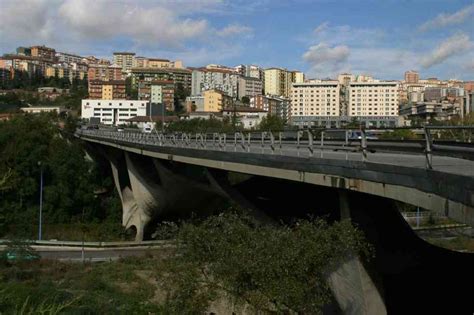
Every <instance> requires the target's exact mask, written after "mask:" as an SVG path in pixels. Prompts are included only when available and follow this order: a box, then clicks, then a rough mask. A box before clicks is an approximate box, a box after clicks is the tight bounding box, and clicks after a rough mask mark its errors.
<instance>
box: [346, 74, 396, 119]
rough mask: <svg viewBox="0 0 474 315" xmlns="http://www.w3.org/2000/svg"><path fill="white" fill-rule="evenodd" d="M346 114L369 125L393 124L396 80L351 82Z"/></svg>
mask: <svg viewBox="0 0 474 315" xmlns="http://www.w3.org/2000/svg"><path fill="white" fill-rule="evenodd" d="M348 93H349V106H348V108H347V114H348V116H349V117H355V118H357V119H358V120H359V121H366V122H368V124H369V125H371V126H384V125H385V126H388V125H389V126H394V125H395V124H396V120H397V117H398V106H399V99H398V97H399V93H398V82H392V81H379V82H351V83H350V84H349V87H348Z"/></svg>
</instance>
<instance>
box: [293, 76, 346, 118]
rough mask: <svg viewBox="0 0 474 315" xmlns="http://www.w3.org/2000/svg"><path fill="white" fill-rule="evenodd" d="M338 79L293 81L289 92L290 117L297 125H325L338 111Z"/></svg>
mask: <svg viewBox="0 0 474 315" xmlns="http://www.w3.org/2000/svg"><path fill="white" fill-rule="evenodd" d="M340 88H341V87H340V85H339V82H338V81H312V82H305V83H294V84H293V87H292V93H291V107H290V117H291V119H292V121H293V123H294V124H296V125H299V126H311V125H323V124H324V125H325V124H326V122H327V121H335V120H336V119H334V118H337V117H339V116H340V115H339V113H340V99H339V96H340Z"/></svg>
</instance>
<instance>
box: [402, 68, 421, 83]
mask: <svg viewBox="0 0 474 315" xmlns="http://www.w3.org/2000/svg"><path fill="white" fill-rule="evenodd" d="M419 80H420V74H419V73H418V72H417V71H414V70H410V71H406V72H405V83H408V84H410V83H418V81H419Z"/></svg>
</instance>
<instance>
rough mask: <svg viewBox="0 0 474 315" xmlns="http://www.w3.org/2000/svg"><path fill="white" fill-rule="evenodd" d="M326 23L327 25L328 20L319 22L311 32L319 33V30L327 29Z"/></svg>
mask: <svg viewBox="0 0 474 315" xmlns="http://www.w3.org/2000/svg"><path fill="white" fill-rule="evenodd" d="M328 25H329V23H328V22H324V23H321V24H319V25H318V27H316V28H315V29H314V30H313V33H314V34H319V33H321V32H324V31H325V30H327V28H328Z"/></svg>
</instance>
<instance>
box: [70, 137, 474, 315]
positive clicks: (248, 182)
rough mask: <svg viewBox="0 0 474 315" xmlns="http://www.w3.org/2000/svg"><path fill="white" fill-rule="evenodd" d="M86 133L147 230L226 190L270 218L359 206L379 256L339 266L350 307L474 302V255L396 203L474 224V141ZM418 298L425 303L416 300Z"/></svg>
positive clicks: (396, 308) (331, 213)
mask: <svg viewBox="0 0 474 315" xmlns="http://www.w3.org/2000/svg"><path fill="white" fill-rule="evenodd" d="M76 136H77V137H79V138H81V139H82V140H84V141H85V143H86V144H87V145H88V147H89V148H90V150H88V151H89V152H91V153H92V154H95V155H97V156H101V157H102V158H104V157H105V158H106V160H107V161H108V162H109V163H110V165H111V167H112V174H113V176H114V181H115V185H116V187H117V190H118V192H119V195H120V198H121V200H122V206H123V219H122V220H123V225H124V226H125V227H126V228H133V229H136V239H137V240H142V239H143V238H144V237H147V235H150V233H151V232H152V231H151V230H150V229H149V227H152V226H153V224H151V223H153V222H154V221H156V220H158V219H163V218H170V217H175V216H178V215H187V214H190V213H191V212H193V211H196V209H199V211H202V212H206V211H209V212H211V211H212V210H213V209H214V208H215V207H216V205H217V204H218V202H219V201H221V200H223V199H232V200H234V201H236V202H237V203H239V204H240V205H242V206H244V207H246V208H248V209H252V210H253V213H254V215H255V216H256V217H258V218H259V219H261V220H268V221H271V220H272V219H274V218H275V217H279V218H281V217H299V216H304V215H306V214H308V213H312V214H316V215H327V216H328V217H329V218H330V219H333V220H339V219H343V218H349V219H351V220H352V221H353V222H354V223H355V224H357V225H358V226H359V227H360V228H361V229H363V230H364V232H365V233H366V236H367V238H368V239H369V241H370V242H371V243H372V244H374V247H375V249H376V258H375V261H374V262H372V263H371V264H372V265H371V266H362V265H363V263H362V262H361V261H360V260H359V259H357V258H354V259H352V260H351V261H350V262H349V263H348V264H346V265H345V266H341V268H340V270H339V271H338V272H336V273H334V274H332V275H331V277H330V278H331V281H332V282H331V283H332V284H333V287H332V288H333V292H335V296H336V299H337V302H338V304H339V306H340V308H341V309H342V310H343V311H344V312H345V313H351V312H352V313H359V312H363V313H366V314H369V313H374V312H375V313H384V312H387V311H389V312H406V311H413V310H420V311H426V310H427V309H430V308H431V307H433V306H435V307H434V308H433V309H434V310H436V311H439V310H440V309H442V308H443V307H447V308H446V310H449V311H452V310H455V309H456V307H460V308H461V309H462V310H469V311H470V312H472V310H473V308H474V306H473V303H472V301H471V296H470V295H468V294H467V293H466V292H473V289H474V286H473V281H472V280H473V279H474V278H473V277H474V273H473V268H472V266H474V259H473V256H472V255H470V254H462V253H454V252H450V251H447V250H444V249H441V248H437V247H433V246H431V245H429V244H427V243H426V242H424V241H423V240H421V239H419V238H418V237H417V236H416V235H415V234H414V233H413V231H411V229H410V227H409V226H408V225H407V224H406V222H405V221H404V220H403V218H402V217H401V215H400V214H399V213H398V211H397V209H396V208H395V207H394V201H400V202H404V203H407V204H411V205H415V206H418V207H422V208H424V209H429V210H433V211H436V212H438V213H441V214H443V215H446V216H448V217H450V218H452V219H455V220H456V221H459V222H462V223H466V224H469V225H470V226H472V227H474V146H472V145H470V144H462V145H459V144H454V143H450V144H449V143H448V144H439V143H436V142H433V140H432V139H431V137H429V136H427V138H426V142H421V143H420V142H406V141H405V142H383V141H371V140H368V141H367V139H366V138H365V136H364V135H363V137H362V139H361V140H360V141H359V140H356V141H352V142H351V141H349V139H347V138H346V139H343V140H340V141H338V140H334V139H330V140H328V139H327V138H325V137H324V135H323V136H321V138H319V139H318V140H316V139H314V137H313V135H312V134H311V133H308V134H306V135H305V134H303V133H301V132H296V133H294V134H293V135H290V136H289V135H288V134H286V137H285V135H284V136H282V134H279V135H278V136H274V135H273V134H271V133H259V134H250V133H249V134H241V133H236V134H233V135H226V134H208V135H205V134H193V135H191V134H185V133H181V134H170V135H163V134H142V133H131V132H115V131H108V130H80V131H77V132H76ZM436 153H439V155H437V154H436ZM441 268H442V269H441ZM446 268H447V269H449V270H446ZM374 270H377V272H375V274H373V273H374V272H373V271H374ZM440 271H441V273H440ZM354 275H355V276H354ZM414 277H415V278H416V277H418V279H419V280H420V281H421V283H420V282H418V281H414ZM430 277H433V278H430ZM435 279H436V283H433V280H435ZM407 284H409V285H408V286H407ZM446 287H449V288H450V289H449V290H451V291H449V292H446V290H445V288H446ZM453 287H456V289H452V288H453ZM466 289H467V290H468V291H466ZM420 291H421V292H420ZM337 292H339V293H337ZM351 292H352V293H351ZM354 292H358V293H354ZM428 301H431V302H430V303H431V304H427V303H428ZM433 301H435V302H433ZM443 301H444V302H443ZM410 303H411V304H412V305H413V303H415V305H416V306H411V307H412V308H407V306H408V305H410ZM420 303H422V304H423V305H421V304H420ZM453 303H454V305H453ZM449 307H454V308H453V309H451V308H449Z"/></svg>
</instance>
